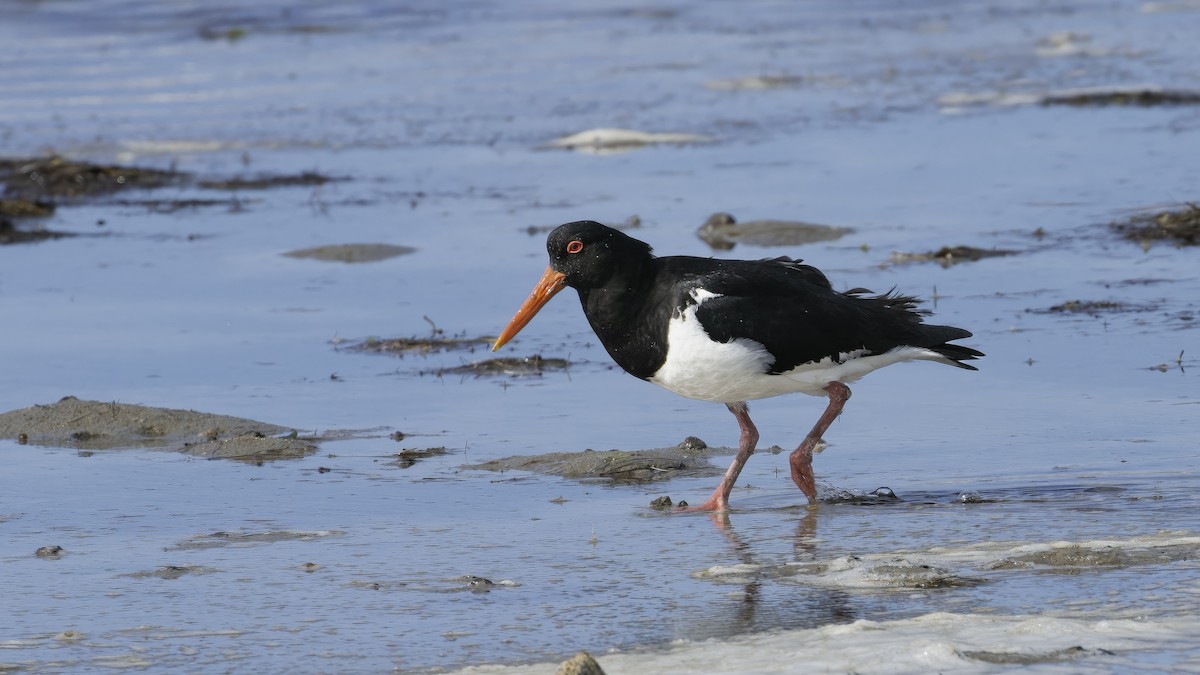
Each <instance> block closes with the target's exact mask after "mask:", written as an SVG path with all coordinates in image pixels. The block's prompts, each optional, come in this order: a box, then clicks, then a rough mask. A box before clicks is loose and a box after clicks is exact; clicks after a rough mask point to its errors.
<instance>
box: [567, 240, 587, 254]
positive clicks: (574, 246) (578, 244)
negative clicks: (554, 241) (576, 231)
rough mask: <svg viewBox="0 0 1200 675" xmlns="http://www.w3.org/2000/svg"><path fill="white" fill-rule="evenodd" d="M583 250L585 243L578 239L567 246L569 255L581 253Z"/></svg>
mask: <svg viewBox="0 0 1200 675" xmlns="http://www.w3.org/2000/svg"><path fill="white" fill-rule="evenodd" d="M582 250H583V242H582V241H579V240H578V239H575V240H573V241H572V242H571V243H569V244H567V253H579V252H580V251H582Z"/></svg>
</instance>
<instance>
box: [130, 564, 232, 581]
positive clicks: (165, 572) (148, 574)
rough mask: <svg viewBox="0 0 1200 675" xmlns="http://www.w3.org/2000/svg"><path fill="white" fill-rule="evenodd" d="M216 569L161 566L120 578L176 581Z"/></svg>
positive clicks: (200, 566)
mask: <svg viewBox="0 0 1200 675" xmlns="http://www.w3.org/2000/svg"><path fill="white" fill-rule="evenodd" d="M216 571H217V569H216V568H215V567H204V566H203V565H163V566H162V567H159V568H157V569H153V570H146V571H144V572H133V573H130V574H125V575H122V576H127V577H131V578H133V579H167V580H170V579H178V578H180V577H183V576H187V575H189V574H195V575H202V574H213V573H214V572H216Z"/></svg>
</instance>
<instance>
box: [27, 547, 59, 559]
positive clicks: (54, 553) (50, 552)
mask: <svg viewBox="0 0 1200 675" xmlns="http://www.w3.org/2000/svg"><path fill="white" fill-rule="evenodd" d="M33 554H34V555H36V556H37V557H39V558H61V557H62V554H63V547H61V546H43V547H41V548H39V549H38V550H36V551H34V552H33Z"/></svg>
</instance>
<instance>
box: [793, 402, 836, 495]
mask: <svg viewBox="0 0 1200 675" xmlns="http://www.w3.org/2000/svg"><path fill="white" fill-rule="evenodd" d="M825 391H826V392H827V393H828V394H829V406H828V407H826V408H825V412H824V413H823V414H822V415H821V419H819V420H817V423H816V425H815V426H813V428H812V431H810V432H808V435H807V436H805V437H804V441H803V442H802V443H800V447H798V448H796V450H795V451H794V452H792V456H791V465H792V480H793V481H795V482H796V485H797V486H799V488H800V490H801V491H802V492H803V493H804V496H806V497H808V503H809V504H816V503H817V482H816V479H815V478H813V469H812V456H813V450H814V449H816V447H817V443H820V442H821V437H822V436H824V435H825V430H826V429H828V428H829V425H830V424H833V421H834V420H835V419H837V417H838V415H841V414H842V406H844V405H846V401H848V400H849V399H850V387H847V386H846V385H844V384H842V383H841V382H830V383H829V384H827V385H825Z"/></svg>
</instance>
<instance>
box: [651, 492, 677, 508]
mask: <svg viewBox="0 0 1200 675" xmlns="http://www.w3.org/2000/svg"><path fill="white" fill-rule="evenodd" d="M672 505H673V503H672V502H671V498H670V497H668V496H667V495H663V496H661V497H659V498H658V499H655V500H654V501H652V502H650V507H651V508H655V509H669V508H671V506H672Z"/></svg>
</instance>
